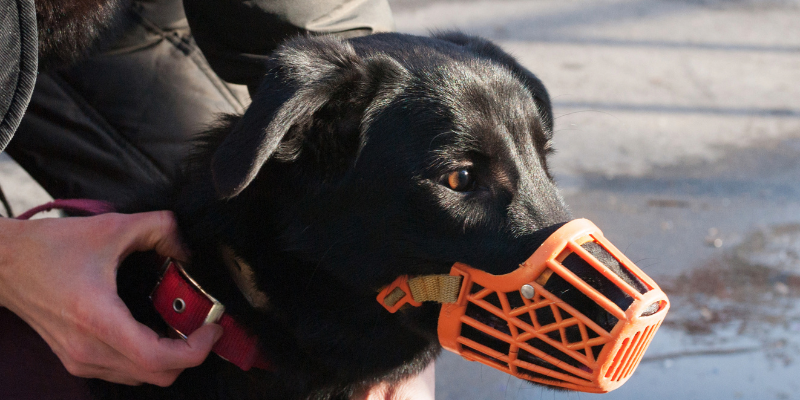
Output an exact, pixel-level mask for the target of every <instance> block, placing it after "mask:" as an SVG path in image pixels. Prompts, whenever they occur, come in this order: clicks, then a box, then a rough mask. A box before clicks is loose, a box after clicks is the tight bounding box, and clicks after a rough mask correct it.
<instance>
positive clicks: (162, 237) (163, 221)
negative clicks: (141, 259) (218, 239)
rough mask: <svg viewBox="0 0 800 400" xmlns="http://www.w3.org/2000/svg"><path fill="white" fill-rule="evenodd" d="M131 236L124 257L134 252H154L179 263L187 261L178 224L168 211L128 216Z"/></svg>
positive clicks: (187, 256)
mask: <svg viewBox="0 0 800 400" xmlns="http://www.w3.org/2000/svg"><path fill="white" fill-rule="evenodd" d="M128 217H129V218H130V219H131V220H130V221H129V224H130V225H129V226H130V229H129V230H128V234H130V235H132V236H131V237H130V238H129V241H128V247H127V248H126V251H125V253H126V254H125V255H127V254H130V253H132V252H134V251H148V250H155V251H156V253H158V254H159V255H162V256H164V257H172V258H174V259H177V260H179V261H187V260H188V259H189V251H188V250H187V249H186V247H185V246H184V244H183V241H181V238H180V234H179V233H178V222H177V221H176V220H175V215H174V214H172V212H170V211H151V212H145V213H139V214H131V215H128Z"/></svg>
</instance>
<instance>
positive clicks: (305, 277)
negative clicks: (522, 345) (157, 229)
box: [195, 33, 597, 379]
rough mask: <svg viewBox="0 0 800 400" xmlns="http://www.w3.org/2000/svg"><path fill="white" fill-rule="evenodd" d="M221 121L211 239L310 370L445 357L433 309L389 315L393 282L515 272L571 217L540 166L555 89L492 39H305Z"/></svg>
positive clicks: (271, 331)
mask: <svg viewBox="0 0 800 400" xmlns="http://www.w3.org/2000/svg"><path fill="white" fill-rule="evenodd" d="M225 126H226V127H225V128H223V129H221V130H219V132H217V134H216V136H214V137H213V138H212V139H211V142H212V143H211V144H210V146H209V150H208V151H207V156H206V158H205V161H203V163H201V164H203V165H204V167H203V168H205V169H203V168H201V170H202V171H203V172H202V173H201V174H204V176H205V179H206V180H207V181H209V182H211V183H213V190H209V191H207V192H203V193H205V194H201V195H198V196H199V197H200V198H206V199H207V200H208V199H210V198H211V197H215V198H216V200H214V201H213V203H214V204H215V207H216V208H214V209H213V211H211V212H210V213H208V214H210V215H212V216H213V218H214V219H215V223H214V224H213V226H214V228H213V229H214V230H215V231H216V236H217V237H218V241H220V242H222V243H224V244H225V245H227V246H230V247H231V248H232V249H233V250H234V252H235V253H236V254H237V255H238V256H239V257H241V258H242V259H244V260H246V261H247V262H248V263H249V264H251V265H252V266H253V269H254V273H255V276H254V280H255V281H256V286H257V287H258V288H259V289H260V290H263V292H265V293H266V295H267V297H268V298H269V306H268V307H267V309H266V310H263V312H264V313H265V314H268V315H269V316H270V318H264V319H263V320H264V321H267V320H268V321H269V323H267V322H264V323H263V324H260V323H259V322H258V321H255V322H252V325H253V326H254V329H256V330H257V331H258V332H259V334H260V335H261V336H262V337H264V338H267V339H266V340H267V341H271V342H273V343H281V346H283V348H286V349H288V348H292V351H295V352H300V353H302V354H303V355H304V356H306V358H307V359H308V360H306V361H303V363H301V364H302V367H303V368H305V369H307V370H308V369H314V368H316V369H318V370H321V371H325V372H326V373H328V374H333V375H335V376H337V377H339V378H341V379H351V378H353V377H356V378H358V379H363V378H364V377H376V376H380V374H384V373H386V372H387V371H390V370H391V369H394V368H396V367H397V366H399V365H406V366H407V367H406V371H409V372H413V371H414V370H418V369H419V368H420V367H421V366H424V365H425V364H426V363H427V362H428V361H429V360H430V359H431V358H432V357H433V356H434V355H435V354H436V353H437V351H438V344H437V341H436V321H437V317H438V310H439V307H440V306H439V305H437V304H425V305H423V306H422V307H420V308H417V309H410V310H402V312H399V313H397V314H389V313H388V312H386V310H385V309H384V308H383V307H382V306H381V305H380V304H378V303H377V302H376V301H375V295H376V294H377V292H378V291H379V290H380V289H381V288H382V287H384V286H386V285H387V284H389V283H390V282H392V281H393V280H394V279H395V278H397V277H398V276H400V275H424V274H446V273H448V272H449V271H450V267H451V266H452V265H453V264H454V263H455V262H462V263H466V264H469V265H471V266H473V267H475V268H479V269H481V270H484V271H487V272H489V273H492V274H497V275H499V274H504V273H507V272H510V271H512V270H514V269H516V268H517V267H518V266H519V264H520V263H521V262H523V261H524V260H525V259H526V258H527V257H528V256H530V255H531V254H532V253H533V251H534V250H535V249H536V248H537V247H538V246H539V245H540V244H541V243H542V241H543V240H544V239H545V238H546V237H547V236H548V235H549V233H551V232H552V231H554V230H555V229H556V228H558V227H559V226H561V225H562V224H563V223H564V222H566V221H568V220H569V219H570V214H569V212H568V210H567V208H566V206H565V204H564V202H563V200H562V198H561V197H560V195H559V193H558V191H557V189H556V186H555V184H554V181H553V179H552V176H551V175H550V173H549V171H548V167H547V155H548V153H550V151H551V148H550V141H551V137H552V133H553V131H552V128H553V117H552V112H551V106H550V101H549V98H548V95H547V92H546V90H545V88H544V86H543V85H542V83H541V82H540V81H539V79H537V78H536V77H535V76H534V75H533V74H532V73H530V72H529V71H528V70H526V69H524V68H523V67H521V66H520V65H519V64H518V63H517V62H516V61H515V60H514V59H513V58H512V57H510V56H509V55H507V54H506V53H504V52H503V51H502V50H500V49H499V48H498V47H496V46H494V45H493V44H491V43H489V42H487V41H485V40H482V39H478V38H474V37H469V36H465V35H462V34H454V33H451V34H442V35H438V36H435V37H433V38H421V37H414V36H407V35H399V34H386V35H373V36H368V37H364V38H357V39H352V40H351V41H341V40H337V39H334V38H331V37H316V38H298V39H295V40H293V41H290V42H288V43H287V44H285V45H284V46H283V47H282V48H281V49H280V50H279V51H278V52H277V54H276V56H275V57H274V59H273V60H272V62H271V63H270V65H269V72H268V74H267V75H266V77H265V78H264V81H263V82H262V83H261V86H260V88H259V90H258V91H257V93H256V94H255V96H254V98H253V103H252V105H251V106H250V108H249V109H248V110H247V112H246V113H245V114H244V115H243V116H242V117H231V118H229V119H228V120H227V121H226V124H225ZM201 180H202V179H201ZM201 192H202V190H201ZM195 194H197V193H195ZM204 196H205V197H204ZM200 202H201V203H202V201H200ZM200 226H205V225H200ZM208 226H211V225H208ZM580 267H581V266H578V267H576V268H580ZM590 269H591V268H590ZM577 273H578V274H581V275H584V276H585V275H591V274H593V273H594V274H596V273H597V272H596V271H594V272H593V271H589V270H585V271H577ZM553 290H554V291H558V288H554V289H553ZM591 312H592V310H591V309H589V310H587V313H591ZM278 331H280V332H284V333H285V334H286V335H287V336H290V337H291V339H287V338H279V337H278V334H276V332H278ZM287 351H288V350H287ZM268 352H271V353H272V354H271V355H272V356H273V357H274V358H275V359H277V360H278V362H279V363H281V362H285V363H292V362H295V364H294V365H300V364H297V362H296V361H292V360H294V358H296V357H297V354H281V350H279V349H271V350H268ZM309 360H310V361H309ZM414 360H416V363H413V362H412V363H411V364H413V365H414V366H411V367H408V365H410V364H409V362H411V361H414ZM312 364H313V367H314V368H312V367H309V365H312Z"/></svg>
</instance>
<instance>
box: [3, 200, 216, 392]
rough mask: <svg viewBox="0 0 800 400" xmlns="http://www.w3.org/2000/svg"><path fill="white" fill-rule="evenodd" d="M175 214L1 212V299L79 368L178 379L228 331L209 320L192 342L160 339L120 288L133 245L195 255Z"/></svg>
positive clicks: (142, 379) (119, 377)
mask: <svg viewBox="0 0 800 400" xmlns="http://www.w3.org/2000/svg"><path fill="white" fill-rule="evenodd" d="M176 228H177V225H176V222H175V219H174V217H173V215H172V213H170V212H167V211H156V212H148V213H141V214H131V215H124V214H104V215H98V216H94V217H85V218H60V219H39V220H31V221H18V220H11V219H0V305H2V306H4V307H7V308H9V309H10V310H11V311H12V312H14V313H15V314H17V315H18V316H19V317H20V318H22V319H23V320H24V321H25V322H26V323H28V325H30V326H31V327H32V328H33V329H35V330H36V332H37V333H38V334H39V335H41V336H42V338H43V339H44V340H45V341H46V342H47V344H48V345H49V346H50V348H51V349H52V350H53V352H54V353H55V354H56V355H57V356H58V358H59V359H60V360H61V362H62V363H63V364H64V366H65V367H66V369H67V371H69V372H70V373H71V374H73V375H76V376H80V377H86V378H100V379H103V380H107V381H111V382H117V383H124V384H128V385H138V384H141V383H152V384H155V385H159V386H169V385H170V384H172V383H173V382H174V381H175V379H176V378H177V377H178V375H179V374H180V373H181V372H182V371H183V370H184V369H185V368H189V367H193V366H197V365H199V364H200V363H202V362H203V360H204V359H205V358H206V357H207V356H208V353H209V352H210V351H211V347H212V346H213V344H214V342H216V341H217V340H218V339H219V337H220V336H221V335H222V328H221V327H220V326H219V325H215V324H209V325H206V326H203V327H201V328H200V329H198V330H196V331H195V332H194V333H192V334H191V335H190V336H189V338H188V339H187V340H186V341H183V340H180V339H169V338H161V337H159V336H158V334H156V333H155V332H154V331H152V330H151V329H150V328H148V327H147V326H145V325H143V324H141V323H139V322H137V321H136V320H134V319H133V316H132V315H131V313H130V311H129V310H128V308H127V307H126V306H125V304H124V303H123V302H122V300H121V299H120V298H119V296H118V295H117V286H116V271H117V267H118V266H119V263H120V262H121V261H122V260H123V259H124V258H125V257H126V256H127V255H129V254H130V253H132V252H134V251H146V250H155V251H156V252H157V253H158V254H160V255H162V256H165V257H173V258H176V259H178V260H185V259H186V252H185V251H184V250H183V248H182V246H181V242H180V239H179V238H178V233H177V229H176Z"/></svg>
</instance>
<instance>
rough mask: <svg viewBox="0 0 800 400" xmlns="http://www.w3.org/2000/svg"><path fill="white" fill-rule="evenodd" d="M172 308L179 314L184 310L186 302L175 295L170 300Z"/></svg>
mask: <svg viewBox="0 0 800 400" xmlns="http://www.w3.org/2000/svg"><path fill="white" fill-rule="evenodd" d="M172 309H173V310H175V312H176V313H178V314H180V313H182V312H184V311H186V302H185V301H183V299H182V298H180V297H177V298H175V300H173V301H172Z"/></svg>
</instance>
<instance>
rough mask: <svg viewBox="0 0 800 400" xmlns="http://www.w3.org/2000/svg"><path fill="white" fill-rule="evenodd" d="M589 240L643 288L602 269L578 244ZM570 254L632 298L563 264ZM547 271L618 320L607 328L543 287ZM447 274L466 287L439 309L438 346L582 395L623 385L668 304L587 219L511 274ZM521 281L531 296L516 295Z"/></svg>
mask: <svg viewBox="0 0 800 400" xmlns="http://www.w3.org/2000/svg"><path fill="white" fill-rule="evenodd" d="M588 242H593V243H596V244H597V245H599V246H600V247H602V248H603V249H604V250H605V251H606V252H608V253H609V254H610V255H612V256H613V257H614V258H615V259H616V260H617V261H618V262H619V264H620V266H621V267H622V268H625V269H627V270H628V271H629V272H630V273H631V274H632V275H633V276H635V277H636V278H638V279H639V280H640V281H641V282H642V283H644V285H645V287H646V289H645V290H643V292H640V291H639V290H637V289H635V288H633V287H631V285H629V284H628V283H627V282H626V281H625V280H623V279H622V278H620V277H619V276H618V275H617V274H616V273H615V272H614V271H613V270H611V269H609V268H608V267H606V265H604V264H603V263H602V262H600V261H599V260H598V259H597V258H596V257H595V256H593V255H592V254H591V253H590V252H588V251H587V250H586V249H585V248H584V247H582V245H584V244H586V243H588ZM572 254H575V255H577V256H578V257H580V258H581V259H583V260H584V261H585V262H587V263H588V264H589V265H591V266H592V267H593V268H595V269H596V270H597V271H598V272H600V273H601V274H602V275H603V276H604V277H605V278H607V279H608V280H609V281H610V282H611V283H613V284H614V285H616V286H617V287H618V288H619V289H621V290H622V291H623V292H624V293H625V294H627V295H628V296H630V297H631V298H632V303H631V304H630V306H628V307H627V310H623V309H621V308H620V307H619V306H617V304H615V303H614V302H613V301H611V300H610V299H609V298H607V297H606V296H605V295H603V294H602V293H600V292H599V291H598V290H596V289H595V288H594V287H592V286H591V285H589V284H588V283H586V282H585V281H583V280H582V279H581V278H580V277H578V276H576V275H575V274H574V273H572V272H571V271H570V270H569V269H567V268H566V267H565V266H564V265H563V262H564V259H566V258H567V257H568V256H570V255H572ZM552 274H556V275H558V276H559V277H561V279H563V280H564V281H566V282H568V283H569V284H571V285H572V286H573V287H574V288H576V289H577V290H579V291H580V292H582V293H583V294H584V295H586V296H587V297H588V298H589V299H591V300H592V301H594V302H595V303H596V304H597V305H598V306H600V307H602V309H604V310H605V311H606V312H608V313H609V314H610V315H612V316H613V317H615V318H616V319H617V320H618V322H617V323H616V324H615V325H614V326H613V328H612V329H610V331H607V330H605V329H603V328H602V327H601V326H600V325H598V323H596V322H595V321H593V320H592V319H591V318H589V317H587V316H585V315H583V314H582V313H581V312H579V311H578V310H577V309H575V308H574V307H572V306H571V305H569V304H566V303H565V302H564V300H562V299H560V298H559V297H557V296H556V295H554V294H553V293H550V292H549V291H547V290H546V289H545V285H546V281H547V280H548V279H549V278H550V277H551V276H552ZM451 275H461V276H463V284H462V287H461V292H460V294H459V299H458V301H457V302H456V303H450V304H444V305H443V306H442V311H441V314H440V316H439V341H440V342H441V344H442V346H443V347H445V348H446V349H448V350H450V351H453V352H455V353H458V354H460V355H462V356H463V357H464V358H467V359H469V360H472V361H479V362H481V363H484V364H486V365H489V366H492V367H494V368H497V369H499V370H501V371H504V372H507V373H509V374H511V375H514V376H516V377H519V378H522V379H526V380H530V381H533V382H539V383H543V384H547V385H552V386H559V387H564V388H567V389H572V390H578V391H584V392H595V393H605V392H608V391H611V390H614V389H616V388H617V387H619V386H621V385H622V384H623V383H625V381H627V380H628V378H629V377H630V376H631V375H632V374H633V371H634V370H635V369H636V366H637V365H638V364H639V362H640V361H641V358H642V356H643V354H644V351H645V350H646V349H647V346H648V345H649V344H650V341H651V339H652V338H653V335H654V334H655V332H656V330H657V329H658V327H659V326H660V325H661V323H662V322H663V320H664V317H665V316H666V313H667V310H668V309H669V301H668V300H667V297H666V295H665V294H664V292H662V291H661V289H660V288H659V287H658V285H656V283H655V282H654V281H653V280H652V279H650V278H649V277H648V276H647V275H646V274H644V273H643V272H642V271H641V270H640V269H639V268H637V267H636V266H635V265H634V264H633V263H632V262H631V261H630V260H629V259H627V258H626V257H625V256H624V255H623V254H622V253H621V252H620V251H619V250H618V249H617V248H616V247H614V246H613V245H612V244H611V243H610V242H609V241H608V240H606V239H605V237H603V235H602V232H600V230H599V229H598V228H597V227H596V226H595V225H594V224H592V223H591V222H589V221H588V220H585V219H579V220H574V221H571V222H569V223H567V224H565V225H564V226H563V227H561V228H560V229H559V230H558V231H556V232H555V233H554V234H553V235H551V236H550V237H549V238H548V239H547V240H546V241H545V242H544V243H543V244H542V246H541V247H540V248H539V249H538V250H537V251H536V252H535V253H534V254H533V255H532V256H531V257H530V258H529V259H528V260H527V261H525V263H523V264H522V265H521V266H520V268H519V269H517V270H516V271H514V272H511V273H509V274H506V275H501V276H495V275H492V274H489V273H486V272H484V271H481V270H477V269H474V268H472V267H469V266H467V265H465V264H455V265H454V266H453V268H452V270H451ZM523 285H530V287H532V288H533V294H532V296H531V293H530V288H526V289H527V293H526V295H528V296H525V295H523V294H522V293H521V291H520V290H521V288H522V286H523ZM468 309H470V310H472V313H471V315H468ZM484 310H485V311H484ZM476 311H479V312H477V313H476ZM487 312H488V313H487ZM643 314H644V315H643ZM481 315H483V317H481ZM568 331H570V332H571V335H568V334H567V332H568ZM578 333H579V334H578ZM570 337H571V338H573V340H572V341H570V339H569V338H570ZM575 337H579V339H577V340H575V339H574V338H575Z"/></svg>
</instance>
